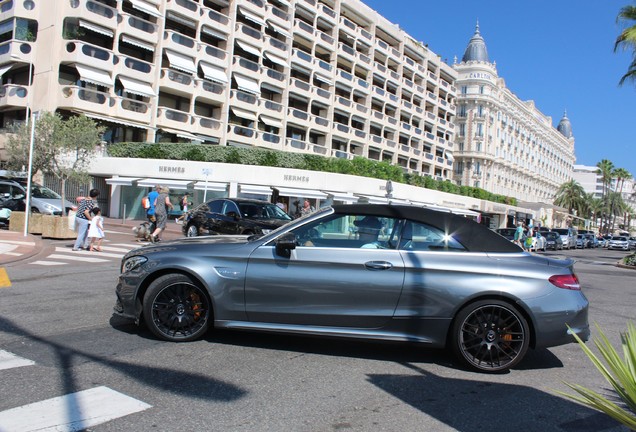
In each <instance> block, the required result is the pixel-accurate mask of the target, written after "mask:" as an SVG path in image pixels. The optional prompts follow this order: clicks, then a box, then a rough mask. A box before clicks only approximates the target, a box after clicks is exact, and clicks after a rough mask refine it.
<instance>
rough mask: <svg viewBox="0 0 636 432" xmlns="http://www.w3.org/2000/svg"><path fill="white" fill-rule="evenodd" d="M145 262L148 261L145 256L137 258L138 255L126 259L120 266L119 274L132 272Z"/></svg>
mask: <svg viewBox="0 0 636 432" xmlns="http://www.w3.org/2000/svg"><path fill="white" fill-rule="evenodd" d="M146 261H148V258H146V257H145V256H139V255H136V256H132V257H130V258H127V259H126V260H124V262H123V263H122V264H121V272H122V273H127V272H129V271H132V270H134V269H136V268H137V267H139V266H140V265H142V264H143V263H145V262H146Z"/></svg>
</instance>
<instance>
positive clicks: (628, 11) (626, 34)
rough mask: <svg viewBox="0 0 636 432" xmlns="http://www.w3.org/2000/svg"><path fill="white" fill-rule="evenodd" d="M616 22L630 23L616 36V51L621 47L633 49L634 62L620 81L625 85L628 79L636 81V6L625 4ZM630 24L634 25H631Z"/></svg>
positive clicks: (620, 83)
mask: <svg viewBox="0 0 636 432" xmlns="http://www.w3.org/2000/svg"><path fill="white" fill-rule="evenodd" d="M616 22H626V23H628V24H627V25H628V27H625V28H624V29H623V31H621V34H620V35H618V37H617V38H616V43H615V44H614V52H616V51H617V50H618V48H619V47H621V48H623V49H625V50H631V51H632V62H631V63H630V65H629V67H628V68H627V73H626V74H625V75H623V76H622V77H621V80H620V81H619V85H623V83H625V81H627V80H630V81H634V80H635V79H636V6H625V7H623V8H621V10H620V12H619V13H618V16H617V17H616ZM629 24H632V25H631V26H629Z"/></svg>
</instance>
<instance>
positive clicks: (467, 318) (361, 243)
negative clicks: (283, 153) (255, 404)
mask: <svg viewBox="0 0 636 432" xmlns="http://www.w3.org/2000/svg"><path fill="white" fill-rule="evenodd" d="M116 294H117V301H116V304H115V313H116V314H118V315H120V316H123V317H126V318H130V319H133V320H135V321H136V322H137V323H139V322H142V321H143V322H145V324H146V325H147V326H148V328H149V329H150V330H151V331H152V333H154V334H155V335H156V336H157V337H159V338H161V339H164V340H167V341H175V342H178V341H189V340H193V339H197V338H200V337H202V336H203V335H204V334H205V333H206V332H207V331H208V329H210V328H212V327H214V328H225V329H241V330H254V331H269V332H284V333H293V334H308V335H324V336H331V337H334V336H338V337H348V338H359V339H376V340H386V341H404V342H410V343H419V344H424V345H426V346H430V347H440V348H442V347H448V348H450V349H452V350H453V351H454V352H455V354H456V355H457V357H458V358H459V360H460V361H462V362H463V363H465V364H466V365H467V366H469V367H470V368H473V369H477V370H479V371H483V372H497V371H503V370H507V369H509V368H512V367H513V366H515V365H516V364H517V363H518V362H519V361H521V359H522V358H523V357H524V355H525V354H526V352H527V350H528V348H542V347H550V346H556V345H562V344H566V343H570V342H572V341H573V338H572V334H571V333H572V332H574V333H576V334H578V335H579V336H580V337H581V338H582V339H583V340H587V338H588V337H589V326H588V317H587V315H588V301H587V299H586V298H585V296H584V294H583V293H582V292H581V288H580V285H579V281H578V279H577V277H576V275H575V274H574V270H573V261H572V260H570V259H554V258H548V257H544V256H537V255H534V254H530V253H526V252H524V251H522V250H521V249H520V248H519V247H518V246H516V245H515V244H513V243H512V242H510V241H508V240H506V239H505V238H503V237H502V236H500V235H498V234H496V233H494V232H492V231H491V230H489V229H488V228H487V227H485V226H483V225H480V224H477V223H475V222H473V221H471V220H469V219H466V218H463V217H461V216H457V215H453V214H451V213H445V212H438V211H434V210H429V209H425V208H420V207H415V206H398V205H370V204H352V205H335V206H333V207H329V208H324V209H321V210H319V211H317V212H315V213H313V214H310V215H308V216H305V217H303V218H300V219H297V220H295V221H293V222H291V223H289V224H287V225H285V226H283V227H281V228H279V229H277V230H275V231H273V232H271V233H269V234H267V235H264V236H249V237H248V236H216V237H197V238H184V239H182V240H175V241H170V242H162V243H161V244H159V245H149V246H146V247H142V248H140V249H136V250H133V251H131V252H129V253H128V254H126V256H125V257H124V258H123V260H122V265H121V275H120V277H119V282H118V284H117V288H116Z"/></svg>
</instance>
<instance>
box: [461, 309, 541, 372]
mask: <svg viewBox="0 0 636 432" xmlns="http://www.w3.org/2000/svg"><path fill="white" fill-rule="evenodd" d="M529 336H530V330H529V328H528V323H527V322H526V320H525V318H524V317H523V316H522V315H521V313H520V312H519V311H518V310H517V309H516V308H514V307H513V306H512V305H510V304H508V303H506V302H503V301H499V300H482V301H478V302H475V303H472V304H470V305H468V306H466V307H465V308H464V309H462V310H461V311H460V312H459V313H458V314H457V316H456V318H455V321H454V323H453V328H452V333H451V339H450V343H451V344H452V348H453V351H454V352H455V354H456V355H457V357H458V358H459V359H460V360H461V361H462V362H463V363H465V364H466V365H468V366H469V367H470V368H472V369H476V370H479V371H481V372H501V371H505V370H508V369H510V368H512V367H513V366H515V365H516V364H517V363H519V362H520V361H521V359H523V357H524V356H525V354H526V352H527V350H528V346H529V344H530V340H529Z"/></svg>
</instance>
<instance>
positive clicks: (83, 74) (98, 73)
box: [75, 64, 113, 87]
mask: <svg viewBox="0 0 636 432" xmlns="http://www.w3.org/2000/svg"><path fill="white" fill-rule="evenodd" d="M75 67H76V68H77V72H79V74H80V80H81V81H86V82H89V83H93V84H97V85H100V86H104V87H112V86H113V79H112V78H111V77H110V74H109V73H108V72H106V71H103V70H101V69H95V68H92V67H90V66H86V65H81V64H76V65H75Z"/></svg>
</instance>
